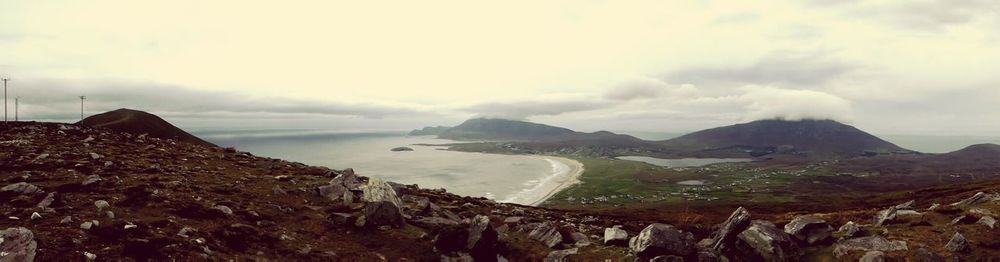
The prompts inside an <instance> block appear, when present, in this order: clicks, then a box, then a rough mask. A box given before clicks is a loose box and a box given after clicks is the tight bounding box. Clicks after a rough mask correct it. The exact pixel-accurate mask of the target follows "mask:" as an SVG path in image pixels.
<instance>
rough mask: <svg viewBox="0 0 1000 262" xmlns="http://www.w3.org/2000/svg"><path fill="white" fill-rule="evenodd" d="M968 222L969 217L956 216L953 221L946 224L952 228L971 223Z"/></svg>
mask: <svg viewBox="0 0 1000 262" xmlns="http://www.w3.org/2000/svg"><path fill="white" fill-rule="evenodd" d="M970 220H972V217H969V216H958V217H956V218H955V219H952V220H951V222H950V223H948V225H952V226H954V225H958V224H967V223H969V222H971V221H970Z"/></svg>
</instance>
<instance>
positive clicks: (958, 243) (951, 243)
mask: <svg viewBox="0 0 1000 262" xmlns="http://www.w3.org/2000/svg"><path fill="white" fill-rule="evenodd" d="M944 248H945V249H947V250H948V251H951V252H953V253H957V252H963V251H966V250H968V249H969V241H968V240H966V239H965V236H963V235H962V234H961V233H958V232H955V235H953V236H951V240H948V244H946V245H945V246H944Z"/></svg>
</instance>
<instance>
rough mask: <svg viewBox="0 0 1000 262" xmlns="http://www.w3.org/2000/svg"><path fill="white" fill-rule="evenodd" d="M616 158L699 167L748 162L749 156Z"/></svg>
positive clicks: (661, 164) (659, 164)
mask: <svg viewBox="0 0 1000 262" xmlns="http://www.w3.org/2000/svg"><path fill="white" fill-rule="evenodd" d="M617 159H621V160H631V161H639V162H646V163H648V164H652V165H657V166H664V167H699V166H704V165H711V164H716V163H731V162H750V161H751V159H749V158H679V159H666V158H655V157H647V156H620V157H617Z"/></svg>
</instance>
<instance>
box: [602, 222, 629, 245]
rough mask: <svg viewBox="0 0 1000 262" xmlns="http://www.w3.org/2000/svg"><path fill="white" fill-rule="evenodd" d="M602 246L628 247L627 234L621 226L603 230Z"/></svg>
mask: <svg viewBox="0 0 1000 262" xmlns="http://www.w3.org/2000/svg"><path fill="white" fill-rule="evenodd" d="M604 244H605V245H609V246H612V245H614V246H625V245H628V232H626V231H625V230H624V229H622V228H621V226H614V227H609V228H605V229H604Z"/></svg>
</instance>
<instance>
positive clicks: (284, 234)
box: [0, 123, 1000, 261]
mask: <svg viewBox="0 0 1000 262" xmlns="http://www.w3.org/2000/svg"><path fill="white" fill-rule="evenodd" d="M997 189H998V188H997V187H991V188H990V191H989V192H987V193H979V194H975V195H972V194H968V192H966V191H957V190H951V191H947V192H950V193H949V194H947V195H942V196H941V197H940V198H936V199H933V201H938V203H942V204H933V203H932V202H926V203H923V202H921V203H912V202H907V203H901V204H899V205H894V206H888V207H884V208H879V209H869V208H866V207H859V208H857V209H852V210H843V211H837V212H825V213H817V214H808V213H796V212H792V213H782V214H761V213H754V211H755V210H754V209H755V208H754V207H750V208H749V209H744V208H739V209H736V211H735V212H732V215H731V216H729V217H728V219H727V218H726V217H721V218H718V219H716V218H715V217H708V218H706V217H705V216H700V215H698V213H697V212H696V213H693V214H692V213H690V212H686V213H684V214H685V216H683V217H681V216H677V215H678V214H681V213H680V212H678V213H673V212H670V213H664V212H657V211H656V210H652V211H643V212H634V213H633V212H620V211H615V210H604V211H598V210H552V209H544V208H533V207H527V206H519V205H513V204H501V203H495V202H492V201H490V200H487V199H483V198H470V197H461V196H456V195H453V194H449V193H446V192H444V191H443V190H432V189H421V188H419V187H418V186H417V185H400V184H396V183H392V182H387V181H381V180H378V179H374V178H367V177H364V176H360V175H358V174H356V173H355V172H354V171H353V170H350V169H348V170H330V169H327V168H322V167H311V166H306V165H303V164H299V163H294V162H288V161H284V160H278V159H271V158H265V157H257V156H254V155H252V154H250V153H247V152H240V151H238V150H234V149H224V148H218V147H211V146H203V145H198V144H192V143H183V142H179V141H176V140H170V139H159V138H154V137H149V136H141V135H134V134H130V133H122V132H115V131H112V130H110V129H103V128H91V127H85V126H79V125H66V124H56V123H13V124H12V125H10V126H4V127H0V212H2V213H3V214H2V216H0V217H2V218H0V237H2V240H3V241H0V261H85V260H91V261H93V260H99V261H104V260H112V261H117V260H129V259H131V260H137V261H146V260H179V261H189V260H233V259H270V260H307V261H308V260H346V261H404V260H405V261H438V260H440V261H471V259H475V260H476V261H495V260H498V258H502V259H508V260H513V261H540V260H550V261H560V260H571V261H578V260H580V261H594V260H597V261H604V260H605V259H611V260H615V261H619V260H629V261H630V260H633V259H634V258H640V261H648V260H650V259H652V260H655V261H725V260H726V259H728V260H729V261H760V260H769V261H799V260H809V259H816V260H824V259H825V260H844V261H847V260H857V259H859V258H862V257H864V259H870V260H865V261H881V260H875V259H878V258H879V257H881V258H886V259H888V260H902V259H903V258H910V259H919V260H920V261H939V259H940V258H944V257H947V258H950V257H952V256H958V257H961V258H962V259H963V260H964V259H968V260H978V259H982V258H987V257H998V256H1000V251H998V250H1000V240H998V239H996V237H995V236H996V235H997V231H996V229H994V228H995V227H996V220H995V219H994V218H995V217H996V216H997V214H1000V197H998V196H997V195H996V194H995V193H990V192H995V191H996V190H997ZM962 199H964V200H962ZM957 200H961V201H957ZM943 201H949V202H943ZM951 201H957V202H955V203H952V204H949V203H951ZM748 204H750V203H748ZM729 210H732V209H729ZM650 212H652V213H657V214H658V216H674V217H673V218H668V219H658V218H657V219H653V218H654V217H653V216H644V215H642V214H644V213H650ZM729 212H730V211H725V213H729ZM660 213H662V214H660ZM705 213H711V212H708V210H706V212H705ZM848 221H853V222H848ZM126 258H128V259H126Z"/></svg>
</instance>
